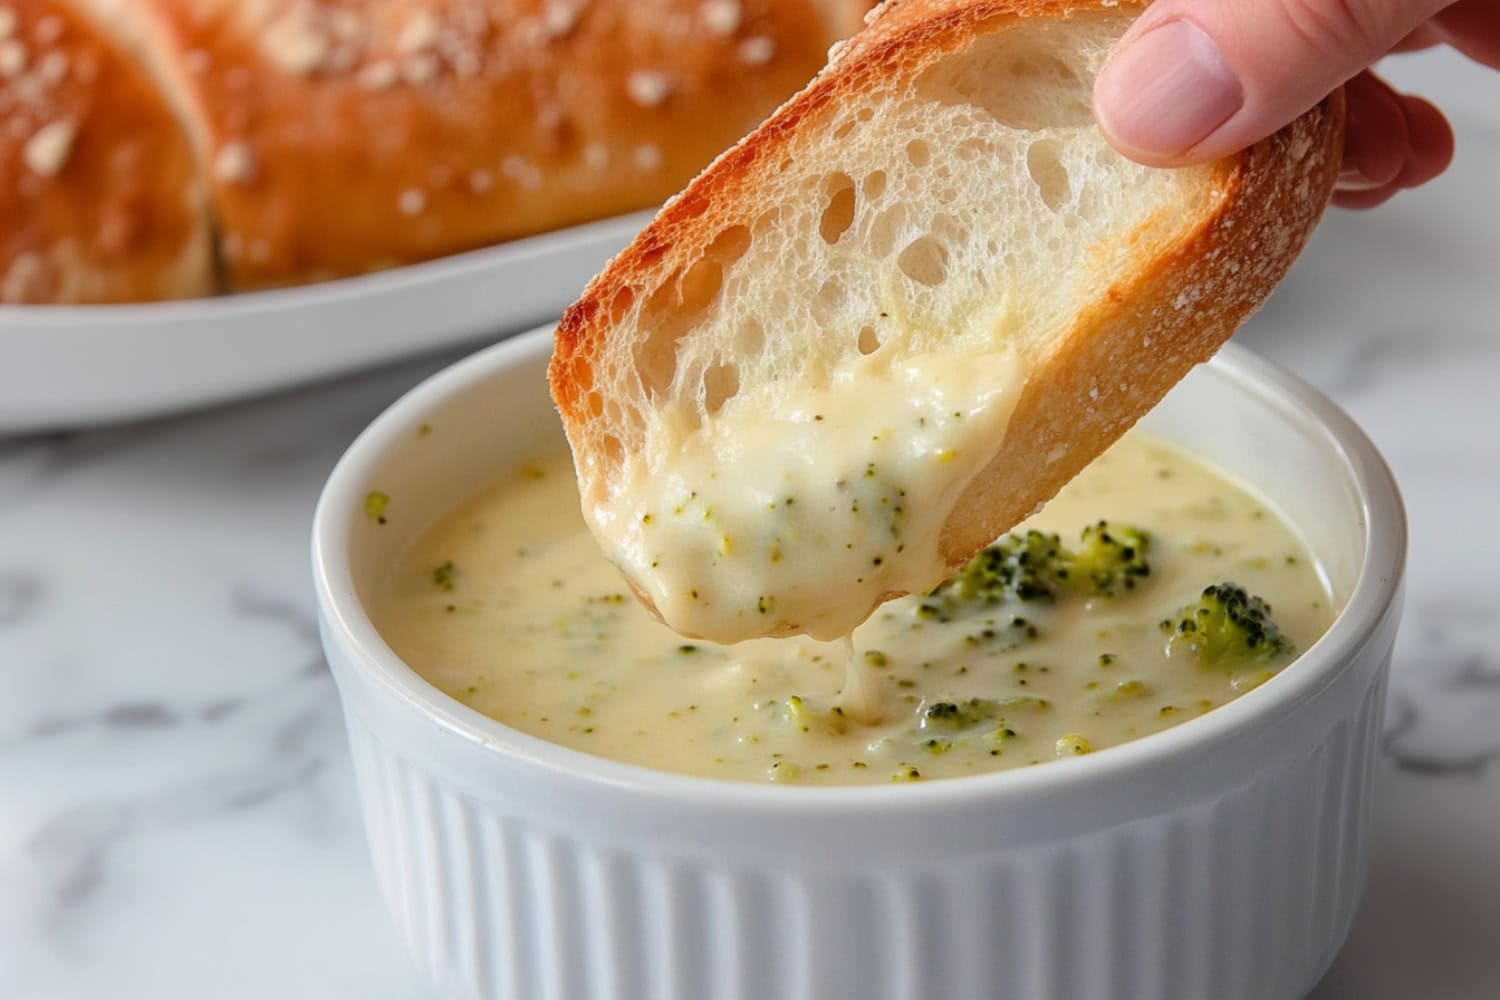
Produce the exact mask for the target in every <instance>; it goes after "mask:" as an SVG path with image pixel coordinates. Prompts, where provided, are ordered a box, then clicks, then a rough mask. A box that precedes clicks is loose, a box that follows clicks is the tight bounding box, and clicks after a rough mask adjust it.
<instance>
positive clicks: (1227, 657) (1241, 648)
mask: <svg viewBox="0 0 1500 1000" xmlns="http://www.w3.org/2000/svg"><path fill="white" fill-rule="evenodd" d="M1161 630H1162V631H1163V632H1165V633H1167V634H1168V635H1170V636H1171V638H1169V639H1168V640H1167V647H1166V653H1167V655H1168V656H1183V655H1187V656H1192V657H1194V658H1195V659H1197V661H1198V662H1199V663H1200V664H1202V665H1203V666H1206V667H1221V668H1224V669H1226V670H1235V669H1238V668H1241V667H1245V666H1249V665H1251V664H1254V663H1268V662H1271V661H1273V660H1280V659H1284V658H1286V657H1288V656H1290V655H1291V654H1292V651H1293V647H1292V643H1291V640H1289V639H1288V638H1287V637H1286V636H1285V635H1283V634H1282V632H1281V628H1280V627H1279V626H1278V625H1277V624H1276V623H1275V622H1274V621H1272V620H1271V606H1270V605H1269V604H1267V603H1266V602H1265V601H1263V600H1261V599H1260V598H1259V597H1254V596H1252V595H1251V594H1249V593H1247V592H1246V591H1245V588H1244V587H1241V586H1240V585H1239V584H1237V583H1227V582H1226V583H1216V584H1213V585H1212V586H1209V587H1205V588H1204V589H1203V595H1202V596H1201V597H1200V598H1199V599H1198V601H1197V603H1195V604H1189V605H1187V606H1186V607H1184V608H1182V609H1181V610H1179V611H1178V612H1177V614H1176V616H1174V617H1172V618H1168V619H1165V620H1164V621H1162V623H1161Z"/></svg>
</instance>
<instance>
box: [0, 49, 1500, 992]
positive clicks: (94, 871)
mask: <svg viewBox="0 0 1500 1000" xmlns="http://www.w3.org/2000/svg"><path fill="white" fill-rule="evenodd" d="M1393 75H1395V76H1396V77H1397V78H1398V79H1399V80H1401V81H1403V82H1406V83H1408V84H1409V85H1411V86H1413V87H1420V88H1421V89H1424V90H1426V91H1428V92H1430V93H1434V94H1436V95H1438V96H1440V97H1441V98H1442V99H1443V101H1444V102H1445V103H1446V104H1447V106H1448V107H1449V108H1450V109H1451V110H1452V111H1453V117H1454V119H1455V121H1456V124H1457V126H1458V129H1459V135H1460V149H1459V159H1458V162H1457V164H1456V165H1455V167H1454V169H1453V171H1452V173H1451V174H1450V175H1449V176H1447V177H1446V178H1444V179H1443V180H1442V181H1440V182H1439V183H1437V184H1435V185H1433V186H1432V187H1431V188H1429V189H1427V190H1424V191H1422V192H1420V193H1416V194H1408V195H1405V196H1403V197H1402V198H1400V199H1398V200H1397V201H1396V202H1394V203H1392V204H1391V205H1390V206H1388V207H1387V208H1385V209H1383V210H1381V211H1379V212H1377V213H1373V214H1369V215H1363V216H1352V215H1345V214H1334V215H1332V216H1331V217H1330V218H1329V220H1328V221H1327V222H1326V223H1325V225H1324V227H1323V229H1322V230H1321V231H1320V232H1319V234H1318V236H1317V238H1316V240H1315V242H1314V244H1313V246H1312V248H1311V249H1310V250H1309V251H1308V253H1307V255H1306V256H1305V257H1304V259H1303V261H1302V262H1301V263H1300V264H1299V265H1298V268H1297V270H1296V271H1295V273H1294V275H1293V277H1292V278H1291V279H1290V280H1289V281H1288V283H1287V285H1286V286H1285V287H1284V288H1283V290H1282V291H1281V292H1280V293H1279V294H1278V297H1277V298H1276V300H1275V301H1274V302H1273V303H1272V305H1271V306H1270V307H1268V309H1267V310H1266V311H1265V312H1264V313H1262V315H1261V316H1260V317H1259V318H1258V319H1257V320H1256V321H1255V322H1254V323H1253V325H1252V326H1251V327H1250V328H1248V329H1247V330H1245V331H1244V332H1243V333H1242V334H1241V337H1242V339H1243V341H1245V342H1247V343H1249V344H1251V345H1253V346H1256V347H1258V348H1259V349H1261V350H1263V351H1264V352H1266V353H1268V354H1270V355H1271V356H1273V357H1275V358H1277V359H1279V360H1281V361H1282V362H1284V363H1286V364H1288V365H1290V366H1292V367H1293V368H1295V369H1297V370H1298V371H1300V372H1301V373H1303V374H1304V375H1305V376H1306V377H1307V378H1309V379H1310V380H1311V381H1313V382H1315V383H1316V384H1318V385H1320V386H1322V387H1323V388H1324V389H1325V390H1327V391H1328V392H1330V393H1331V394H1333V396H1334V397H1335V398H1337V399H1338V400H1339V401H1340V402H1341V403H1343V404H1344V405H1345V406H1346V407H1348V409H1349V410H1350V411H1351V412H1352V413H1353V414H1354V415H1355V416H1356V417H1357V418H1358V419H1359V420H1360V421H1361V422H1362V423H1363V424H1364V425H1365V427H1366V428H1367V429H1368V430H1369V432H1370V433H1371V435H1372V436H1373V437H1374V438H1375V440H1376V442H1377V443H1378V444H1379V445H1380V446H1381V448H1382V449H1383V450H1384V452H1385V454H1386V456H1387V457H1388V458H1389V460H1390V462H1391V464H1392V466H1393V467H1394V468H1395V471H1396V473H1397V476H1398V478H1399V479H1400V481H1401V483H1402V485H1403V487H1404V489H1405V492H1406V497H1407V500H1408V503H1409V506H1410V513H1411V520H1412V551H1411V576H1410V588H1409V604H1408V615H1407V624H1406V627H1405V630H1404V634H1403V636H1402V638H1401V641H1400V643H1399V646H1398V652H1397V663H1396V666H1395V672H1394V678H1393V686H1392V697H1393V701H1392V710H1391V713H1390V718H1389V724H1388V726H1387V738H1386V742H1385V751H1386V765H1387V766H1386V767H1385V769H1384V775H1383V784H1382V786H1381V794H1380V804H1379V808H1378V817H1377V830H1376V836H1375V853H1374V864H1373V868H1372V871H1371V878H1370V883H1369V889H1368V892H1367V895H1366V899H1365V903H1364V906H1363V909H1362V911H1361V914H1360V917H1359V920H1358V923H1357V925H1356V927H1355V929H1354V932H1353V935H1352V937H1351V939H1350V941H1349V943H1348V946H1347V947H1346V948H1345V950H1344V952H1343V954H1342V956H1341V957H1340V959H1339V961H1338V963H1337V964H1336V966H1335V967H1334V969H1333V970H1332V972H1331V973H1330V974H1329V975H1328V977H1327V979H1326V980H1325V981H1324V983H1323V984H1322V985H1321V986H1320V987H1319V988H1318V990H1317V991H1316V992H1315V993H1314V997H1315V998H1316V1000H1411V998H1418V997H1420V998H1423V1000H1469V998H1475V1000H1478V998H1489V997H1496V996H1500V947H1497V943H1500V938H1497V934H1500V633H1497V631H1496V630H1495V627H1494V623H1495V621H1496V620H1497V617H1500V591H1496V589H1495V580H1496V562H1495V559H1496V552H1497V550H1500V546H1497V543H1496V542H1495V540H1494V530H1495V522H1494V520H1493V515H1494V511H1495V509H1496V501H1497V499H1500V436H1497V435H1496V434H1495V433H1494V430H1493V428H1494V427H1495V426H1496V422H1497V418H1500V390H1497V387H1500V320H1497V319H1496V317H1497V316H1500V191H1497V188H1500V111H1496V110H1494V109H1495V108H1496V107H1497V106H1500V80H1491V79H1489V78H1488V77H1487V76H1486V74H1484V73H1483V72H1482V71H1480V70H1477V69H1474V68H1471V67H1465V66H1462V65H1460V64H1458V63H1457V62H1456V61H1453V62H1445V61H1443V60H1440V59H1435V58H1431V57H1426V56H1423V57H1417V58H1415V59H1409V60H1407V61H1406V62H1405V63H1403V64H1402V65H1400V66H1399V67H1397V69H1396V70H1395V72H1394V74H1393ZM443 360H444V359H437V360H432V361H428V362H424V363H421V364H415V365H408V366H405V367H402V368H399V369H396V370H391V371H385V372H381V373H376V374H373V375H369V376H364V377H360V378H355V379H350V380H347V381H343V382H339V383H335V384H330V385H323V386H320V387H317V388H314V389H311V390H307V391H302V392H298V393H294V394H290V395H285V396H280V397H277V398H274V399H270V400H264V401H260V402H255V403H251V404H247V405H241V406H236V407H233V408H228V409H221V410H217V411H212V412H208V413H202V414H197V415H193V416H188V417H183V418H179V419H172V420H163V421H158V422H153V423H149V424H144V425H138V426H132V427H126V428H122V429H118V430H109V431H100V432H91V433H87V434H80V435H61V436H51V437H43V438H32V439H20V440H11V441H0V998H5V1000H83V998H102V997H110V998H120V1000H131V998H142V1000H145V998H150V1000H174V998H189V997H191V998H198V997H210V996H211V997H214V998H217V1000H241V998H244V1000H251V998H256V1000H258V998H264V997H276V998H278V1000H303V998H306V1000H314V998H317V1000H324V998H329V997H353V996H358V997H361V998H364V1000H418V998H422V997H425V996H427V993H426V991H425V990H424V988H423V986H422V985H421V984H420V983H419V982H418V981H417V980H416V978H415V976H414V974H413V973H412V972H411V971H410V970H409V969H408V968H407V965H406V962H405V959H404V958H403V956H402V954H401V953H400V950H399V946H398V944H397V941H396V936H395V933H394V931H393V930H392V928H391V927H390V926H389V925H388V924H387V921H386V918H385V915H384V913H383V911H382V909H381V906H380V903H379V900H378V898H377V894H376V891H375V887H374V884H373V882H372V878H371V874H370V870H369V866H368V863H367V861H366V858H365V852H364V843H363V840H362V834H361V831H360V825H359V819H358V814H357V808H356V804H355V799H354V790H353V784H352V780H351V775H350V771H349V766H348V759H347V754H346V751H345V747H344V735H343V731H342V726H341V723H340V720H339V715H338V707H337V703H336V698H335V694H334V690H333V684H332V681H331V680H330V678H329V676H328V674H327V671H326V669H325V668H324V666H323V663H322V658H321V656H320V654H319V652H318V646H317V638H316V635H315V628H314V621H313V609H312V595H311V593H310V588H309V583H308V572H307V559H306V548H307V530H308V521H309V516H310V513H311V511H312V506H313V502H314V499H315V497H316V494H317V491H318V488H319V486H320V485H321V482H322V480H323V477H324V476H325V474H326V473H327V471H328V469H329V468H330V467H331V465H332V463H333V462H334V460H335V459H336V458H337V456H338V454H339V452H340V451H341V450H342V448H343V447H344V446H345V444H347V443H348V441H349V440H350V439H351V438H352V437H353V436H354V434H355V433H356V432H357V431H358V430H359V429H360V428H361V427H362V426H363V425H364V423H365V422H366V421H368V420H369V419H370V418H371V417H373V416H374V415H375V414H376V413H377V412H378V411H379V410H380V409H381V408H382V407H384V406H385V405H386V404H387V403H388V402H390V401H391V400H392V399H393V398H395V397H396V396H397V395H398V394H399V393H400V392H401V391H402V390H404V389H405V388H407V387H408V386H410V385H411V384H413V383H414V382H415V381H416V380H417V379H418V378H420V377H421V376H423V375H424V374H426V373H427V372H429V371H432V370H434V369H435V368H436V367H438V366H439V365H440V364H441V363H442V361H443ZM3 363H4V356H3V353H0V364H3ZM830 1000H832V998H830Z"/></svg>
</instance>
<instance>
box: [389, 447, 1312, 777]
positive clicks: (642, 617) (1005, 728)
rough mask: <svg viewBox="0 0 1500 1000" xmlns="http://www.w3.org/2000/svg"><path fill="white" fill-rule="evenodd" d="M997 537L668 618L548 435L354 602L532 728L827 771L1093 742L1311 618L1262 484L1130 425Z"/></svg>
mask: <svg viewBox="0 0 1500 1000" xmlns="http://www.w3.org/2000/svg"><path fill="white" fill-rule="evenodd" d="M1106 519H1107V522H1108V523H1107V525H1106V526H1104V527H1103V528H1101V527H1100V526H1099V522H1100V521H1101V520H1106ZM1027 532H1034V533H1035V534H1029V535H1028V534H1026V533H1027ZM1053 535H1056V536H1057V537H1056V538H1055V539H1054V538H1053V537H1052V536H1053ZM1003 543H1004V544H1003V545H1000V546H997V547H992V548H991V549H989V550H986V552H985V553H984V554H982V555H981V557H980V558H979V559H978V560H976V562H975V563H972V564H971V565H970V566H969V567H968V568H966V569H965V571H964V572H963V573H961V574H960V575H959V577H958V578H956V579H955V580H954V581H952V582H950V583H948V584H945V585H943V586H942V587H940V588H939V589H937V590H936V591H934V592H932V593H931V594H928V595H926V596H912V597H906V598H902V599H900V600H896V601H892V602H890V603H888V604H884V605H882V606H881V607H879V608H878V609H877V610H876V611H875V613H874V615H873V616H871V617H870V619H869V620H868V621H866V622H865V623H864V624H863V625H861V626H860V627H859V628H858V629H856V630H855V632H854V634H853V637H852V642H850V643H847V644H846V643H844V642H840V641H831V642H821V641H817V640H814V639H811V638H808V637H805V636H798V637H793V638H785V639H756V640H750V641H746V642H742V643H739V644H736V645H732V646H719V645H714V644H711V643H707V642H703V641H697V640H687V639H684V638H682V637H681V636H680V635H678V634H677V633H675V632H673V631H671V630H670V629H669V628H667V627H666V626H665V625H662V624H660V623H659V622H657V621H655V620H654V619H653V618H651V616H650V615H649V614H647V612H646V611H645V610H644V609H643V608H642V607H641V606H640V605H639V604H638V603H637V602H636V601H635V600H634V599H633V598H632V597H631V596H630V595H629V592H628V589H627V588H626V586H625V584H624V583H623V581H622V579H621V576H620V574H619V572H618V571H617V570H616V569H615V568H614V567H613V566H612V565H611V564H610V563H609V562H608V561H607V560H606V559H605V557H604V556H603V555H602V554H601V553H600V550H599V548H598V545H597V544H596V543H595V541H594V538H593V537H592V536H591V534H590V533H589V531H588V530H587V529H586V527H585V525H584V522H583V519H582V516H581V514H580V513H579V505H578V496H577V492H576V486H575V482H574V478H573V475H572V470H571V467H570V465H569V462H568V459H567V457H566V455H565V454H564V453H562V452H561V451H559V452H558V453H557V454H554V455H552V456H550V457H547V458H545V459H543V460H540V461H538V462H536V463H535V464H531V465H527V466H525V467H523V468H521V469H519V470H515V471H514V472H513V473H512V474H510V475H507V476H506V477H505V478H504V479H503V480H502V481H501V482H499V483H497V484H496V485H495V486H494V487H492V488H491V489H489V490H487V491H486V492H484V493H482V494H481V495H479V496H477V497H475V498H473V499H471V500H470V501H468V502H467V503H465V504H463V505H462V506H460V507H458V508H457V509H456V510H454V511H452V512H451V513H450V514H448V515H447V516H445V517H444V518H442V519H441V520H440V521H439V523H438V524H436V525H435V526H434V527H432V528H431V529H430V530H429V531H428V532H427V533H426V534H425V535H424V536H423V537H421V538H420V539H419V540H418V541H417V543H416V544H415V545H414V546H413V547H412V548H411V549H410V551H409V552H408V553H406V555H405V556H404V558H403V560H402V562H401V564H400V565H399V566H398V567H396V568H394V569H393V571H392V573H391V574H390V576H389V584H388V587H387V589H386V590H385V591H384V592H383V593H381V594H380V595H378V599H377V600H376V601H375V612H376V622H377V625H378V627H379V628H380V631H381V633H382V634H383V635H384V637H385V638H386V640H387V641H388V642H389V643H390V645H391V647H392V648H393V649H394V650H395V651H396V653H397V654H398V655H400V656H401V657H402V659H403V660H404V661H405V662H406V663H408V664H410V665H411V666H412V668H413V669H415V670H416V671H417V672H418V673H419V674H421V675H422V676H423V677H424V678H426V679H427V680H428V681H430V682H431V683H432V684H434V685H436V686H437V687H438V688H440V689H441V690H443V691H444V692H446V693H447V694H448V695H450V696H452V697H453V698H456V699H457V700H459V701H461V702H463V703H464V704H466V705H469V706H471V707H472V708H475V709H477V710H478V711H480V712H483V713H484V714H486V715H488V716H490V717H492V718H494V719H496V720H498V721H500V722H502V723H504V724H506V725H508V726H513V727H515V728H517V729H520V730H524V731H525V732H528V733H532V734H534V735H536V736H539V737H541V738H543V739H546V740H550V741H552V742H554V743H559V744H562V745H565V746H569V747H573V748H575V749H578V750H582V751H585V752H588V753H593V754H597V755H600V756H603V757H609V758H613V759H615V760H620V761H627V762H630V763H634V764H640V765H643V766H646V767H652V768H658V769H661V770H666V771H676V772H681V773H684V774H693V775H703V776H708V777H715V778H727V779H734V780H741V781H773V782H788V783H796V784H830V785H831V784H858V783H870V782H889V781H893V780H895V781H912V780H929V779H936V778H951V777H958V776H961V775H965V774H974V773H979V772H985V771H996V770H1001V769H1005V768H1011V767H1020V766H1025V765H1030V764H1038V763H1042V762H1044V761H1050V760H1054V759H1057V758H1059V757H1066V756H1073V755H1077V754H1083V753H1089V752H1092V751H1097V750H1102V749H1104V748H1106V747H1110V746H1114V745H1116V744H1119V743H1123V742H1125V741H1127V740H1131V739H1134V738H1136V737H1138V736H1144V735H1146V734H1148V733H1152V732H1156V731H1158V730H1161V729H1165V728H1167V727H1168V726H1172V725H1175V724H1176V723H1179V722H1182V721H1184V720H1186V719H1191V718H1193V717H1195V716H1197V715H1200V714H1202V713H1203V712H1206V711H1209V710H1211V709H1213V708H1214V707H1216V706H1218V705H1222V704H1224V703H1225V702H1227V701H1229V700H1231V699H1233V698H1235V697H1236V696H1238V695H1239V694H1242V693H1244V692H1245V691H1247V690H1249V689H1250V688H1252V687H1254V686H1256V685H1257V684H1260V683H1261V682H1263V681H1265V680H1266V679H1267V678H1268V677H1270V676H1272V675H1273V674H1274V673H1275V672H1276V671H1277V670H1279V669H1281V668H1282V667H1284V666H1285V665H1286V664H1287V663H1288V662H1290V660H1291V659H1292V658H1293V656H1294V655H1295V651H1296V650H1298V649H1305V648H1306V647H1307V646H1308V645H1310V644H1311V643H1312V642H1314V641H1315V640H1316V639H1317V638H1318V637H1319V636H1320V635H1321V634H1322V633H1323V631H1324V630H1325V629H1326V628H1327V627H1328V625H1329V623H1330V622H1331V620H1332V618H1333V613H1334V609H1333V608H1332V607H1331V605H1330V599H1329V594H1328V590H1327V587H1326V585H1325V582H1324V580H1323V577H1322V575H1321V573H1320V571H1319V568H1318V566H1317V565H1316V564H1315V562H1314V561H1313V560H1312V558H1311V556H1310V555H1309V553H1308V551H1307V549H1306V547H1305V546H1304V545H1303V544H1302V543H1301V542H1300V541H1299V540H1298V539H1297V537H1296V536H1295V535H1294V534H1293V533H1292V531H1291V530H1289V528H1288V527H1287V525H1286V524H1285V523H1284V522H1283V521H1282V520H1281V519H1280V518H1279V517H1278V516H1277V515H1276V513H1275V512H1274V511H1273V510H1271V509H1270V508H1269V507H1268V506H1267V505H1266V504H1265V502H1264V501H1262V500H1261V499H1260V498H1258V497H1256V496H1255V495H1254V494H1252V493H1250V492H1249V491H1247V490H1246V489H1244V488H1243V487H1240V486H1238V485H1236V484H1234V483H1232V482H1230V481H1228V480H1227V479H1225V478H1224V477H1222V476H1220V475H1219V474H1217V473H1215V472H1214V471H1212V470H1211V469H1209V468H1206V467H1205V466H1204V465H1202V464H1201V463H1199V462H1198V461H1197V460H1195V459H1193V458H1191V457H1189V456H1187V455H1185V454H1183V453H1181V452H1180V451H1178V450H1176V449H1174V448H1172V447H1168V446H1166V445H1163V444H1161V443H1159V442H1156V441H1154V440H1153V439H1151V438H1149V437H1146V436H1144V435H1141V434H1139V433H1134V432H1133V433H1132V434H1130V435H1127V436H1126V437H1125V438H1124V439H1123V440H1122V441H1121V442H1120V443H1118V444H1117V445H1115V447H1114V448H1112V449H1111V450H1110V451H1109V452H1107V453H1106V454H1105V455H1104V456H1103V457H1101V458H1100V459H1098V460H1097V461H1096V462H1095V463H1094V464H1093V465H1091V466H1090V467H1089V468H1088V469H1087V470H1085V471H1084V472H1083V473H1082V474H1081V475H1080V476H1079V477H1078V478H1077V479H1076V480H1074V481H1073V482H1072V483H1071V484H1069V485H1068V486H1067V487H1066V488H1065V489H1064V490H1063V491H1062V493H1061V494H1059V496H1058V497H1057V498H1056V499H1054V500H1053V501H1052V502H1051V503H1049V504H1048V505H1047V506H1046V508H1045V509H1044V510H1043V511H1042V512H1041V513H1039V514H1037V515H1036V516H1035V517H1033V518H1032V519H1031V520H1029V521H1028V522H1026V523H1025V524H1024V525H1022V526H1021V527H1020V528H1018V529H1017V532H1016V533H1013V534H1012V535H1010V536H1007V538H1006V539H1005V540H1003ZM1231 582H1232V583H1233V584H1235V585H1238V588H1243V589H1242V590H1241V589H1237V588H1236V587H1220V586H1219V585H1221V584H1225V583H1231ZM1205 588H1211V590H1210V593H1209V594H1208V595H1205V593H1204V592H1205ZM1250 595H1259V596H1260V597H1263V598H1265V600H1266V601H1268V602H1269V604H1270V609H1269V610H1268V609H1266V608H1264V607H1262V606H1261V605H1260V603H1259V602H1258V601H1257V600H1255V599H1254V598H1253V597H1252V596H1250ZM1200 609H1201V610H1200ZM1278 626H1279V631H1278Z"/></svg>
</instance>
